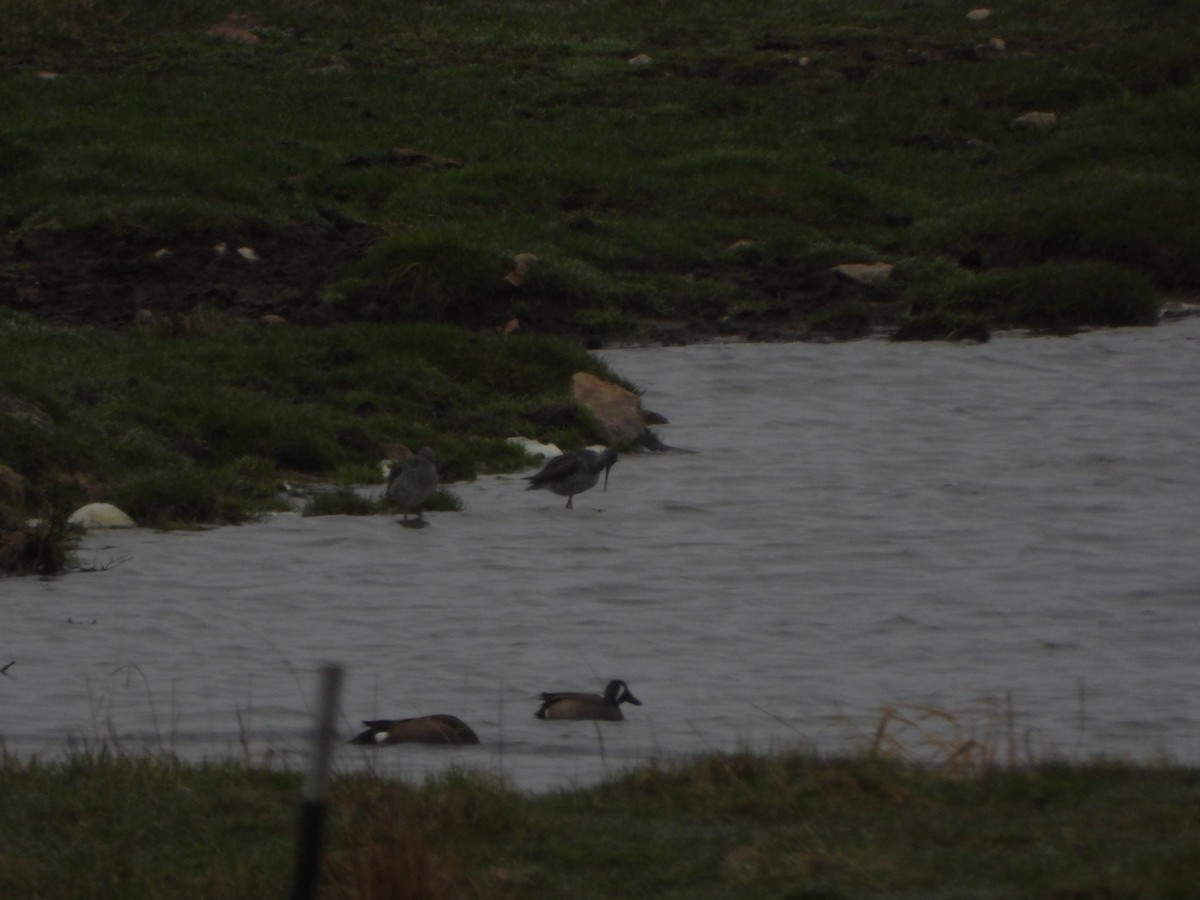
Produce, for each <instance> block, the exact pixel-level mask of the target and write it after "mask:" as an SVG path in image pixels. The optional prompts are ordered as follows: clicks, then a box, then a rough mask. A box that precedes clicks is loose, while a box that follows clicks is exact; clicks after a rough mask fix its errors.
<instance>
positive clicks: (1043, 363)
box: [0, 320, 1200, 789]
mask: <svg viewBox="0 0 1200 900" xmlns="http://www.w3.org/2000/svg"><path fill="white" fill-rule="evenodd" d="M1198 351H1200V321H1197V320H1190V321H1185V322H1182V323H1176V324H1169V325H1164V326H1161V327H1159V328H1155V329H1140V330H1119V331H1108V332H1098V333H1092V334H1086V335H1081V336H1077V337H1071V338H1026V337H1004V338H999V339H995V340H993V341H992V342H991V343H989V344H986V345H982V346H953V345H946V344H933V345H927V344H889V343H884V342H877V341H863V342H856V343H850V344H837V345H829V346H820V345H811V344H792V345H715V346H714V345H706V346H692V347H682V348H670V349H647V350H622V351H609V352H606V353H605V354H604V356H605V358H606V359H607V360H608V361H609V362H610V363H611V364H612V365H613V366H614V368H615V369H616V370H617V371H619V372H620V373H622V374H623V375H625V376H627V377H629V378H630V379H632V380H633V381H635V382H636V383H637V384H639V385H640V386H641V387H642V388H644V389H645V396H644V402H645V405H646V406H647V408H650V409H653V410H656V411H658V412H661V413H663V414H665V415H667V416H668V417H669V418H670V420H671V424H670V425H667V426H662V427H661V428H660V429H658V432H659V435H660V436H661V437H662V438H663V439H664V440H665V441H666V442H667V443H668V444H670V445H671V446H673V447H677V448H685V449H687V450H689V451H694V452H688V453H683V452H677V453H662V454H649V453H645V454H639V455H630V456H624V457H622V459H621V460H620V461H619V462H618V464H617V466H616V467H615V468H614V469H613V471H612V477H611V481H610V484H609V490H608V492H607V493H602V492H601V491H600V490H599V489H596V490H593V491H591V492H590V493H588V494H585V495H582V496H580V497H579V498H576V509H574V510H565V509H563V503H562V500H561V499H560V498H557V497H554V496H553V495H550V494H547V493H544V492H540V491H539V492H526V491H524V490H523V489H522V488H523V486H524V485H523V482H521V481H520V478H519V476H517V475H514V476H509V477H495V478H491V477H489V478H484V479H480V480H479V481H477V482H474V483H470V484H456V485H453V486H452V489H453V490H454V491H455V492H456V493H457V494H458V495H459V496H460V497H461V498H462V500H463V501H464V503H465V509H464V510H463V511H462V512H460V513H441V514H439V513H433V514H430V515H429V516H428V518H429V519H430V520H431V522H432V525H431V526H430V527H428V528H425V529H423V530H420V531H418V530H412V529H405V528H400V527H398V526H397V525H396V519H395V518H394V517H390V516H374V517H364V518H354V517H341V516H336V517H324V518H301V517H299V516H296V515H281V516H276V517H273V518H271V519H269V520H267V521H265V522H263V523H261V524H256V525H250V526H243V527H234V528H221V529H216V530H212V531H207V532H201V533H171V534H161V533H156V532H153V531H143V530H134V531H119V532H109V533H93V534H91V535H89V536H88V537H87V538H86V541H85V544H84V550H83V553H82V561H83V562H84V563H86V564H91V565H96V566H100V567H105V566H107V568H105V569H104V570H103V571H97V572H94V573H87V574H74V575H70V576H68V577H64V578H59V579H56V580H50V581H39V580H33V579H8V580H5V581H0V598H2V599H0V656H3V659H2V660H0V664H2V663H4V662H8V661H9V660H14V661H15V662H14V664H13V665H12V666H11V667H10V668H9V670H8V672H7V675H6V676H5V677H2V678H0V699H2V701H3V709H4V716H3V721H2V722H0V734H2V735H3V740H4V745H5V747H6V748H7V749H8V750H9V751H10V752H17V753H22V754H24V753H31V752H37V753H40V754H43V755H49V754H54V753H57V752H59V751H61V750H62V749H63V748H64V747H67V746H69V745H72V744H73V745H75V746H80V745H86V744H92V745H94V744H96V743H98V742H107V743H110V744H112V743H116V744H119V745H120V746H121V747H123V748H125V749H127V750H130V749H140V748H141V747H143V746H146V747H149V748H150V749H152V750H154V751H156V752H157V751H164V750H168V751H171V752H174V753H177V754H179V755H181V756H184V757H187V758H200V757H216V756H227V755H228V756H236V757H239V758H249V759H251V760H253V761H255V762H258V761H262V760H281V761H283V762H284V763H285V764H289V765H294V766H296V767H300V766H301V765H302V764H303V757H304V754H305V752H306V745H305V734H306V733H307V730H308V716H309V711H310V709H311V707H312V706H313V705H314V696H315V691H316V675H315V672H316V669H317V667H318V666H319V665H320V664H321V663H322V662H325V661H336V662H340V663H342V664H343V665H345V667H346V682H345V688H344V691H343V695H342V710H343V714H342V723H341V727H342V730H343V732H344V736H345V737H349V736H350V735H351V734H352V733H353V731H354V728H355V726H357V724H358V720H359V719H365V718H373V717H389V718H390V717H403V716H411V715H418V714H422V713H431V712H449V713H454V714H456V715H459V716H461V717H462V718H463V719H465V720H466V721H468V722H469V723H470V724H471V725H472V726H473V727H474V728H475V730H476V731H477V732H478V733H479V735H480V737H481V739H482V741H483V743H482V744H481V745H480V746H478V747H470V748H463V749H454V750H439V749H430V748H414V747H402V748H396V747H393V748H384V749H368V750H362V749H359V748H356V747H345V748H343V749H341V750H340V751H339V754H338V756H337V765H338V766H339V767H341V768H343V769H348V768H352V767H356V766H360V765H370V766H373V767H376V768H377V769H381V770H383V771H387V772H394V773H397V774H400V775H419V774H420V773H423V772H425V771H428V770H429V769H430V768H437V767H439V766H442V765H445V764H447V763H448V762H456V763H461V762H465V763H467V764H469V765H473V766H479V767H483V768H487V769H491V770H496V771H500V772H503V773H504V774H505V775H507V776H508V777H509V778H511V780H512V781H513V783H514V784H516V785H518V786H520V787H525V788H530V789H544V788H547V787H553V786H558V785H568V784H573V783H585V782H588V781H591V780H593V779H595V778H596V777H599V776H602V775H604V774H606V773H611V772H613V771H615V770H617V769H618V768H620V767H621V766H623V765H626V764H628V763H630V762H632V763H644V762H647V761H649V760H653V759H671V758H677V757H680V756H686V755H689V754H694V753H697V752H702V751H707V750H711V749H716V748H737V747H739V746H749V747H751V748H754V749H772V748H780V747H787V746H795V745H802V746H806V747H815V748H816V749H817V750H819V751H822V752H826V751H828V752H836V751H839V750H841V749H845V748H848V747H849V748H853V747H856V746H857V747H861V746H864V745H865V744H866V743H867V742H869V741H870V740H871V738H872V735H873V734H874V733H875V730H876V726H877V725H878V724H879V723H880V722H881V719H882V717H883V715H884V711H885V710H886V709H888V708H894V709H895V710H896V712H897V714H898V715H902V716H903V717H904V719H906V720H907V721H908V722H911V723H912V724H911V725H905V724H904V721H902V720H901V719H900V718H896V719H893V720H891V721H889V723H888V724H887V727H886V729H885V736H893V735H894V736H895V737H896V738H897V739H899V740H901V741H903V742H904V744H905V745H906V746H908V747H909V748H910V749H912V750H914V752H915V751H921V750H928V749H930V748H933V752H937V748H938V747H939V746H943V745H944V742H947V741H948V742H950V743H955V742H957V744H961V742H962V741H964V740H966V739H967V738H970V737H975V738H977V739H979V740H981V741H983V742H985V743H990V744H994V745H996V746H998V747H1001V748H1004V749H1005V752H1007V750H1008V749H1012V748H1015V750H1016V752H1018V753H1019V755H1020V757H1021V758H1022V759H1026V758H1030V757H1031V756H1032V757H1041V756H1044V755H1047V754H1058V755H1062V756H1068V757H1071V758H1081V757H1091V756H1097V755H1112V756H1121V757H1129V758H1133V759H1139V760H1146V759H1157V758H1159V757H1162V756H1165V757H1167V758H1169V759H1172V760H1177V761H1187V762H1192V763H1197V762H1200V699H1198V698H1200V669H1198V666H1197V657H1196V648H1197V647H1198V646H1200V529H1198V528H1197V516H1196V507H1197V501H1198V500H1200V466H1198V465H1197V449H1198V448H1200V410H1198V406H1200V404H1198V403H1197V400H1198V398H1200V385H1198V381H1200V354H1198ZM611 677H619V678H624V679H625V680H626V681H628V682H629V685H630V687H631V688H632V689H633V691H634V693H635V694H637V695H638V696H639V697H640V698H641V699H642V700H643V701H644V705H643V706H641V707H625V709H626V710H627V711H628V712H627V716H626V719H627V720H626V721H625V722H624V723H620V724H606V725H603V726H597V725H596V724H594V723H590V722H583V723H552V722H541V721H538V720H536V719H534V718H533V715H532V714H533V711H534V709H535V708H536V706H537V702H536V700H535V699H534V695H535V694H536V693H537V692H539V691H544V690H554V689H563V688H566V689H586V690H591V689H598V688H600V687H601V686H602V685H603V683H604V682H605V681H606V680H607V679H608V678H611ZM935 713H936V714H935ZM957 744H956V745H957Z"/></svg>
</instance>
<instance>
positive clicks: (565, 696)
mask: <svg viewBox="0 0 1200 900" xmlns="http://www.w3.org/2000/svg"><path fill="white" fill-rule="evenodd" d="M541 698H542V705H541V706H540V707H539V708H538V711H537V712H535V713H534V715H535V716H537V717H538V718H539V719H603V720H604V721H607V722H620V721H621V720H623V719H624V718H625V717H624V716H623V715H621V704H622V703H632V704H633V705H634V706H641V705H642V701H641V700H639V699H638V698H637V697H635V696H633V694H631V693H630V692H629V685H627V684H626V683H625V682H623V681H620V680H618V679H615V678H614V679H613V680H612V681H610V682H609V683H608V686H607V687H605V688H604V696H603V697H601V696H600V695H599V694H577V693H574V692H571V691H558V692H555V693H549V694H542V695H541Z"/></svg>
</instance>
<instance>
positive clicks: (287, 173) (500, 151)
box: [0, 0, 1200, 571]
mask: <svg viewBox="0 0 1200 900" xmlns="http://www.w3.org/2000/svg"><path fill="white" fill-rule="evenodd" d="M966 12H967V10H966V9H965V8H964V5H963V4H960V3H957V2H950V0H924V2H917V3H908V4H897V3H894V2H892V0H856V2H836V3H834V2H824V0H798V2H795V3H782V4H781V3H777V2H773V0H770V2H769V0H738V2H734V3H696V2H691V0H689V2H673V0H672V2H661V3H653V4H646V3H634V2H626V0H600V2H583V0H553V2H551V0H531V2H523V3H496V4H478V3H473V2H466V0H461V2H460V0H448V2H438V3H409V4H404V5H403V6H400V7H397V6H395V5H389V4H379V3H374V2H366V0H344V2H339V3H334V2H322V0H263V2H261V3H258V4H257V5H255V6H254V7H253V8H247V10H246V12H245V14H244V15H241V16H231V14H230V12H229V9H228V5H227V4H224V3H222V2H218V0H192V2H189V3H186V4H162V3H158V2H151V0H5V2H0V32H2V33H3V34H4V36H5V39H4V41H3V43H2V44H0V110H3V113H2V118H0V187H2V188H3V189H2V190H0V425H2V427H0V535H8V536H10V537H11V536H12V535H16V534H17V531H18V530H19V529H20V528H22V527H24V526H22V525H21V523H23V522H25V521H26V520H27V519H29V518H30V517H38V518H42V519H45V520H46V521H47V522H49V523H50V526H49V527H48V528H47V529H43V530H41V531H37V532H36V533H35V532H28V533H25V534H23V535H21V536H19V537H12V539H11V540H9V539H8V538H3V537H0V558H3V559H5V560H8V561H9V562H7V563H6V564H5V565H3V566H0V568H15V569H18V570H22V571H53V570H55V569H56V568H58V567H60V566H61V564H62V560H63V552H62V547H63V544H64V541H67V542H69V537H70V536H69V533H67V532H66V531H65V530H63V528H62V523H61V515H60V513H62V512H64V511H66V510H68V509H69V508H72V507H73V506H74V505H76V504H77V503H78V502H81V501H83V500H108V501H111V502H115V503H117V504H118V505H121V506H124V507H125V508H127V511H129V512H131V513H132V514H133V515H134V517H135V518H136V519H137V520H138V521H139V522H141V523H143V524H153V525H171V524H181V523H196V522H236V521H241V520H244V519H245V518H246V517H248V516H250V515H253V514H255V513H256V512H259V511H262V510H263V509H269V508H271V507H272V506H273V505H275V504H276V502H277V501H276V494H275V488H276V486H277V484H278V482H279V481H280V480H281V479H284V478H287V479H295V478H300V479H313V478H319V479H325V480H333V481H350V480H355V479H362V478H365V477H367V475H368V473H370V476H371V477H372V478H374V477H375V474H374V469H373V467H374V464H375V462H376V461H377V460H378V459H379V457H380V456H381V455H387V454H386V452H382V453H381V451H384V450H385V448H386V447H388V446H391V445H394V444H406V445H409V446H416V445H419V444H422V443H429V444H431V445H433V446H434V447H435V448H436V450H437V451H438V453H439V456H440V457H441V459H442V460H443V474H444V476H445V477H446V478H447V480H453V479H455V478H463V477H471V475H472V474H473V473H475V472H481V471H493V470H499V469H505V468H509V469H511V468H513V467H515V466H516V465H518V464H519V463H520V460H519V459H518V458H517V456H516V454H515V451H513V450H512V449H511V448H506V447H504V446H503V445H502V444H501V443H500V441H499V439H500V438H502V437H504V436H507V435H508V434H514V433H526V434H528V435H529V436H531V437H537V438H541V439H544V440H554V441H557V442H560V443H566V444H571V445H577V444H579V443H582V442H584V441H586V440H589V439H592V438H594V437H595V432H594V429H593V428H592V426H591V424H590V423H589V422H588V421H587V419H586V416H584V415H583V414H582V413H581V412H580V411H579V410H578V408H576V407H574V406H573V405H572V404H571V402H570V400H569V398H568V396H567V389H566V377H567V376H569V375H570V373H571V371H574V370H576V369H595V367H596V365H595V363H594V362H591V361H589V360H588V358H587V357H586V356H585V355H584V354H583V353H582V351H581V350H580V349H579V348H581V347H583V346H596V345H598V344H602V343H604V342H606V341H612V340H616V339H641V340H666V341H678V340H687V339H691V338H694V337H697V336H713V335H731V336H739V337H745V338H751V339H757V338H762V339H775V338H820V339H824V338H852V337H856V336H860V335H863V334H867V333H872V332H877V331H887V332H889V333H891V334H892V335H893V336H895V337H897V338H906V339H927V338H946V337H954V338H976V339H986V337H987V336H988V334H989V333H990V330H991V329H992V328H995V327H998V326H1005V327H1007V326H1026V327H1031V328H1038V329H1050V330H1062V329H1071V328H1075V327H1080V326H1090V325H1099V326H1109V325H1126V324H1149V323H1153V322H1154V321H1156V316H1157V313H1158V309H1159V305H1160V302H1161V301H1162V299H1163V298H1164V297H1168V296H1171V295H1177V296H1180V297H1188V296H1193V295H1195V293H1196V292H1197V290H1198V289H1200V263H1198V262H1197V260H1200V252H1197V251H1198V250H1200V231H1198V228H1197V224H1196V222H1197V220H1196V217H1195V215H1194V209H1195V208H1196V207H1197V206H1198V205H1200V194H1198V192H1200V182H1198V181H1197V179H1196V178H1195V171H1194V170H1195V160H1196V159H1197V158H1198V157H1200V85H1198V84H1197V79H1196V75H1197V72H1198V71H1200V49H1198V48H1197V45H1196V42H1195V40H1194V36H1195V34H1196V33H1197V32H1198V30H1200V27H1198V26H1200V6H1197V5H1196V4H1193V3H1187V2H1182V0H1180V2H1170V0H1158V2H1150V0H1141V2H1134V0H1094V2H1090V3H1087V4H1081V3H1073V4H1072V3H1062V2H1053V0H1012V2H1007V3H1005V4H1002V5H998V6H996V7H995V8H994V9H993V10H992V11H991V14H990V15H989V16H988V17H987V18H986V19H982V20H980V19H978V17H976V18H971V17H968V16H967V15H966ZM1027 114H1035V115H1033V116H1032V117H1031V116H1029V115H1027ZM845 266H851V267H853V266H869V267H873V268H867V269H862V268H857V269H856V268H849V269H847V268H843V267H845ZM263 322H272V323H274V324H273V325H271V326H269V327H267V326H261V327H250V324H249V323H256V324H257V323H263ZM316 326H320V327H316ZM63 328H65V329H70V330H56V329H63ZM554 338H559V339H567V340H568V341H569V342H568V343H559V342H558V341H556V340H554ZM14 409H15V410H16V412H15V414H14V412H13V410H14ZM14 498H15V499H14ZM18 545H19V546H18ZM13 560H15V562H13Z"/></svg>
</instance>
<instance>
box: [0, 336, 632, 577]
mask: <svg viewBox="0 0 1200 900" xmlns="http://www.w3.org/2000/svg"><path fill="white" fill-rule="evenodd" d="M0 359H4V360H5V375H6V381H5V391H6V392H7V394H8V395H9V396H15V397H19V398H20V399H21V401H22V402H23V403H26V404H29V405H30V406H31V407H32V408H33V409H35V410H36V411H37V415H33V414H27V415H24V416H12V417H4V418H3V422H4V426H3V428H2V429H0V462H3V463H5V464H6V465H7V466H9V467H10V468H11V469H12V470H14V471H15V472H17V473H20V475H21V477H22V481H23V485H24V489H23V492H22V493H23V497H22V504H23V507H22V508H23V511H24V512H25V513H26V514H30V515H41V516H43V517H45V518H46V519H47V520H48V521H50V522H52V523H60V522H61V520H62V519H63V518H64V517H65V516H66V515H67V514H69V513H70V512H71V511H72V510H73V509H75V508H77V507H78V506H79V505H81V504H83V503H86V502H90V501H95V500H104V501H108V502H111V503H114V504H116V505H117V506H119V507H120V508H121V509H123V510H125V511H126V512H127V513H128V514H129V515H130V516H132V517H133V518H134V519H135V520H136V521H137V522H139V523H140V524H142V525H143V526H148V527H151V526H157V527H172V526H179V525H183V524H189V523H196V522H240V521H244V520H246V519H247V518H250V517H252V516H254V515H255V514H257V513H259V512H261V511H263V510H264V509H272V508H284V503H283V501H282V499H281V498H280V484H281V483H283V482H291V483H298V484H301V485H302V484H303V483H305V482H311V481H314V480H318V479H319V480H322V481H328V482H333V483H340V484H354V483H380V482H381V481H382V475H381V472H380V468H379V461H380V460H381V459H384V458H389V457H394V456H396V455H397V454H398V453H399V452H400V451H399V449H398V448H400V447H402V446H407V447H410V448H411V447H421V446H424V445H430V446H433V447H436V448H437V453H438V457H439V468H440V471H441V476H442V480H443V481H447V482H453V481H461V480H466V479H471V478H474V477H475V476H476V475H477V474H479V473H484V472H496V471H510V470H512V469H514V468H518V467H520V466H521V465H522V464H523V463H524V462H525V460H524V456H523V452H522V451H521V450H520V449H519V448H517V447H514V446H513V445H511V444H508V443H506V442H505V438H506V437H509V436H512V435H518V434H525V435H533V434H537V435H541V436H544V437H545V438H547V439H549V440H554V441H556V442H559V443H562V444H564V445H566V446H578V445H580V444H587V443H590V442H593V441H595V440H598V439H599V438H600V432H599V431H598V430H597V425H596V423H595V421H594V420H593V419H592V418H591V417H590V416H589V415H588V414H587V413H586V411H585V410H584V409H583V408H582V407H579V406H578V405H576V404H574V403H573V402H572V401H571V400H570V397H569V395H568V384H569V382H570V378H571V375H572V373H574V372H576V371H580V370H586V371H591V372H595V373H597V374H601V375H609V373H608V372H607V371H606V370H605V369H604V367H603V366H602V365H601V364H600V363H599V362H598V361H597V360H596V359H595V358H593V357H591V356H589V355H588V354H587V353H585V352H584V351H583V350H582V349H581V348H579V347H577V346H574V345H571V344H568V343H564V342H560V341H557V340H553V339H549V338H539V337H521V336H512V337H503V336H500V335H476V334H471V333H469V332H467V331H464V330H462V329H455V328H451V327H448V326H438V325H426V326H407V327H394V328H386V329H381V328H378V327H373V326H368V325H361V324H357V325H356V324H348V325H341V326H331V327H329V328H326V329H299V328H286V327H264V326H251V325H246V324H242V323H238V322H236V321H232V320H228V319H225V318H222V317H216V316H214V317H202V318H200V319H198V320H195V321H193V322H192V323H191V326H190V328H189V329H187V330H185V331H183V332H180V331H178V330H177V329H175V328H171V329H159V328H156V327H152V326H151V327H147V328H144V329H139V330H137V331H135V332H131V333H126V334H115V333H112V332H109V331H104V330H100V329H92V328H81V329H72V330H62V329H58V328H51V327H47V326H44V325H41V324H39V323H37V322H34V321H32V320H28V319H25V320H8V321H6V322H3V324H2V327H0ZM2 508H3V501H2V500H0V509H2ZM375 511H380V510H375ZM14 515H15V513H14ZM34 568H36V567H34Z"/></svg>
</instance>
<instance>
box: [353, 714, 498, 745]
mask: <svg viewBox="0 0 1200 900" xmlns="http://www.w3.org/2000/svg"><path fill="white" fill-rule="evenodd" d="M363 724H364V725H366V726H367V730H366V731H364V732H362V733H361V734H359V735H356V736H355V737H353V738H351V739H350V743H351V744H478V743H479V736H478V735H477V734H475V732H474V731H472V730H471V726H470V725H468V724H467V723H466V722H464V721H463V720H462V719H460V718H459V717H458V716H450V715H446V714H445V713H435V714H434V715H431V716H417V717H416V718H413V719H364V720H363Z"/></svg>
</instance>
